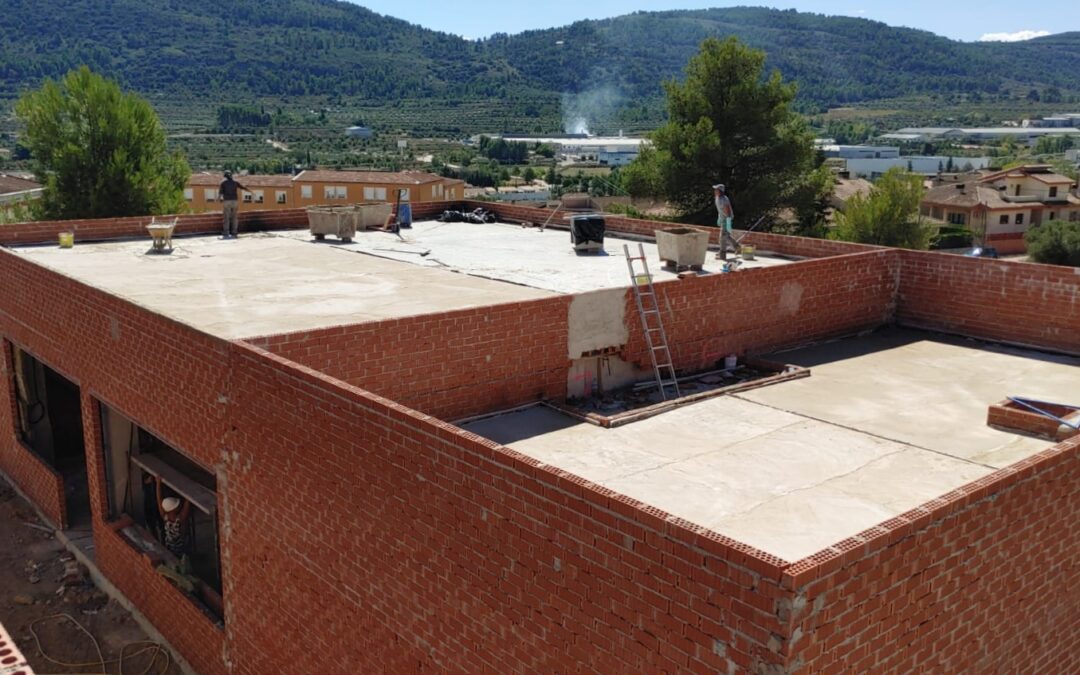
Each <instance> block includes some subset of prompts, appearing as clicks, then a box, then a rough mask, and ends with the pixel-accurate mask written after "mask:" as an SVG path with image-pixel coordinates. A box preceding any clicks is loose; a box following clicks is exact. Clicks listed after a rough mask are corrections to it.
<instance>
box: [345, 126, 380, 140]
mask: <svg viewBox="0 0 1080 675" xmlns="http://www.w3.org/2000/svg"><path fill="white" fill-rule="evenodd" d="M345 135H346V136H350V137H352V138H371V137H372V136H374V135H375V132H374V131H372V130H371V127H349V128H348V129H346V130H345Z"/></svg>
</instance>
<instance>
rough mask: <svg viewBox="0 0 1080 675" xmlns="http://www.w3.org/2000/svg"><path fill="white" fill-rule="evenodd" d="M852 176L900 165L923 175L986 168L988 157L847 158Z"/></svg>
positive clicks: (872, 175) (879, 172)
mask: <svg viewBox="0 0 1080 675" xmlns="http://www.w3.org/2000/svg"><path fill="white" fill-rule="evenodd" d="M845 164H846V168H847V171H848V173H849V174H850V175H851V177H852V178H869V179H870V180H874V179H876V178H879V177H880V176H881V175H882V174H884V173H885V172H886V171H888V170H889V169H893V168H896V167H900V168H901V169H906V170H908V171H911V172H914V173H918V174H922V175H924V176H936V175H937V174H939V173H942V172H944V171H949V170H950V166H951V170H952V171H956V172H966V171H977V170H979V169H986V168H988V167H989V166H990V158H989V157H944V156H911V157H893V158H887V159H885V158H883V159H874V158H871V159H849V160H846V162H845Z"/></svg>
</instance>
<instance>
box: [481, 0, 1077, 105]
mask: <svg viewBox="0 0 1080 675" xmlns="http://www.w3.org/2000/svg"><path fill="white" fill-rule="evenodd" d="M715 35H719V36H725V35H737V36H738V37H739V38H740V39H742V40H743V41H744V42H746V43H747V44H749V45H750V46H752V47H756V48H759V49H764V50H765V51H766V52H767V54H768V66H769V67H770V68H775V69H778V70H780V72H781V73H782V74H783V75H784V76H785V77H786V78H792V79H795V80H798V82H799V93H800V98H801V99H802V100H803V101H804V102H810V103H814V104H818V105H822V106H829V105H841V104H844V103H851V102H857V101H865V100H870V99H887V98H897V97H901V96H909V95H913V94H926V93H972V92H979V93H980V94H995V93H997V92H999V91H1000V90H1001V89H1002V88H1004V87H1019V86H1028V87H1046V86H1056V87H1058V88H1061V89H1070V90H1077V89H1080V82H1078V81H1077V78H1076V73H1077V72H1080V33H1071V34H1062V35H1056V36H1050V37H1046V38H1041V39H1038V40H1032V41H1030V42H1023V43H964V42H956V41H953V40H949V39H947V38H943V37H940V36H938V35H934V34H933V33H928V32H926V31H919V30H913V29H909V28H894V27H891V26H888V25H886V24H883V23H878V22H875V21H868V20H866V19H857V18H849V17H838V16H823V15H819V14H807V13H800V12H795V11H794V10H785V11H780V10H770V9H762V8H749V7H734V8H726V9H709V10H700V11H671V12H638V13H635V14H630V15H627V16H621V17H617V18H613V19H606V20H602V21H582V22H578V23H575V24H572V25H570V26H566V27H564V28H555V29H550V30H543V31H529V32H526V33H521V34H519V35H514V36H507V35H497V36H494V37H493V38H492V39H491V40H489V41H488V47H489V49H490V51H492V52H494V53H496V54H498V55H500V56H502V57H504V58H505V59H506V60H507V61H508V62H509V63H510V64H511V65H512V66H513V67H514V68H516V69H517V70H519V71H520V72H522V73H523V74H525V75H526V76H527V77H528V78H529V79H530V81H531V82H536V83H539V85H540V86H542V87H544V88H546V89H551V90H555V91H574V90H580V89H588V88H594V87H599V86H617V88H618V89H620V90H621V91H622V92H623V93H625V94H628V95H630V96H646V95H649V94H650V93H651V92H653V91H655V89H656V83H657V80H658V79H663V78H668V77H671V76H673V75H675V74H676V73H678V72H679V71H680V70H681V68H682V67H683V65H685V63H686V61H687V60H688V58H689V57H690V55H691V54H693V52H694V51H695V50H696V49H697V46H698V45H699V44H700V43H701V41H702V40H703V39H704V38H706V37H709V36H715Z"/></svg>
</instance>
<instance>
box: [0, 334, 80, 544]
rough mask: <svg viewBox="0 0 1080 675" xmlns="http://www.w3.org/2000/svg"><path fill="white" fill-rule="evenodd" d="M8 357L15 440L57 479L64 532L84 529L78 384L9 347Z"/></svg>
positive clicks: (33, 358) (13, 346) (30, 356)
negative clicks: (60, 484) (61, 491)
mask: <svg viewBox="0 0 1080 675" xmlns="http://www.w3.org/2000/svg"><path fill="white" fill-rule="evenodd" d="M11 353H12V361H13V363H12V368H11V372H12V373H13V374H14V377H13V379H14V389H15V404H16V405H15V407H16V416H15V427H16V428H15V433H16V436H17V437H18V439H19V441H21V442H22V444H23V445H24V446H25V447H27V448H28V449H30V451H32V452H33V453H34V454H35V455H37V456H38V457H40V458H41V459H42V461H44V462H45V463H46V464H48V465H49V466H50V467H52V468H53V470H55V471H56V472H57V473H58V474H60V475H61V476H62V477H63V479H64V513H65V518H66V520H67V527H68V529H88V528H89V527H90V489H89V487H88V484H87V480H86V444H85V442H84V439H83V426H82V400H81V395H80V391H79V385H77V384H75V383H74V382H72V381H71V380H69V379H67V378H66V377H64V376H63V375H61V374H60V373H58V372H56V371H55V370H53V369H52V368H50V367H49V366H47V365H45V364H44V363H42V362H41V361H39V360H38V359H37V358H35V357H34V356H33V355H31V354H30V353H29V352H27V351H24V350H23V349H21V348H19V347H17V346H15V345H14V344H12V345H11Z"/></svg>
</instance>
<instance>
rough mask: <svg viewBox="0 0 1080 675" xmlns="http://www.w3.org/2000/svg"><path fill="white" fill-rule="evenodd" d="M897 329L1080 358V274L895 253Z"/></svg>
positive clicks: (1054, 267)
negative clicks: (897, 263)
mask: <svg viewBox="0 0 1080 675" xmlns="http://www.w3.org/2000/svg"><path fill="white" fill-rule="evenodd" d="M896 255H897V256H898V257H899V260H900V262H901V265H900V273H901V281H900V293H899V296H898V298H897V308H896V319H897V321H898V322H899V323H901V324H904V325H908V326H915V327H920V328H930V329H934V330H940V331H944V332H948V333H956V334H959V335H966V336H970V337H977V338H982V339H986V340H1000V341H1003V342H1011V343H1015V344H1020V345H1027V346H1032V347H1036V348H1040V349H1050V350H1057V351H1062V352H1066V353H1071V354H1080V268H1074V267H1061V266H1057V265H1037V264H1033V263H1022V262H1011V261H1004V260H990V259H984V258H967V257H964V256H957V255H949V254H946V253H927V252H921V251H897V252H896Z"/></svg>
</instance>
